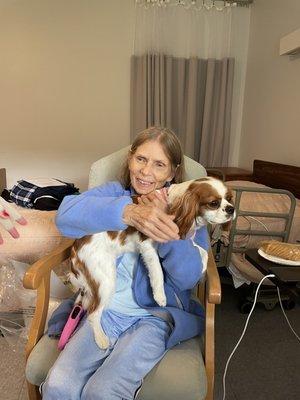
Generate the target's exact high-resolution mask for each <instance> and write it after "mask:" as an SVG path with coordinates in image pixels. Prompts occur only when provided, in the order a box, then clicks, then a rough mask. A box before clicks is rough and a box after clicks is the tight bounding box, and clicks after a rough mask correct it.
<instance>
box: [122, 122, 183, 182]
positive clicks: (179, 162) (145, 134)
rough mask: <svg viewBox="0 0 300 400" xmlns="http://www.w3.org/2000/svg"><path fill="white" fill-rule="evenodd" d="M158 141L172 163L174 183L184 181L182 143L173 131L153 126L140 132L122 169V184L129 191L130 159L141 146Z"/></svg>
mask: <svg viewBox="0 0 300 400" xmlns="http://www.w3.org/2000/svg"><path fill="white" fill-rule="evenodd" d="M151 140H153V141H154V140H158V141H159V143H160V144H161V145H162V148H163V149H164V152H165V153H166V156H167V157H168V159H169V160H170V162H171V166H172V172H173V174H174V178H173V180H172V182H173V183H180V182H182V181H183V175H184V157H183V152H182V148H181V144H180V141H179V140H178V138H177V136H176V135H175V133H174V132H173V131H171V129H168V128H162V127H156V126H152V127H150V128H147V129H145V130H143V131H142V132H140V133H139V134H138V135H137V136H136V138H135V139H134V141H133V143H132V145H131V147H130V150H129V152H128V156H127V158H126V161H125V163H124V165H123V167H122V169H121V173H120V182H121V183H122V184H123V185H124V187H125V188H126V189H127V188H129V187H130V173H129V168H128V160H129V157H130V156H131V155H132V154H134V153H135V152H136V150H137V148H138V147H139V146H141V145H142V144H143V143H145V142H148V141H151Z"/></svg>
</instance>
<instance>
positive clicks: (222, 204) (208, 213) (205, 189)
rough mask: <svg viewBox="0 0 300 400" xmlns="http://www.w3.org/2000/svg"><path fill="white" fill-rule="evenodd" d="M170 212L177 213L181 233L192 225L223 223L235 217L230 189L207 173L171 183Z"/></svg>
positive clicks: (176, 221) (193, 226)
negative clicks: (198, 177) (199, 176)
mask: <svg viewBox="0 0 300 400" xmlns="http://www.w3.org/2000/svg"><path fill="white" fill-rule="evenodd" d="M168 196H169V204H170V214H173V215H175V223H176V224H177V225H178V227H179V235H180V237H184V236H186V234H187V233H188V232H189V230H190V229H191V228H194V229H198V228H200V227H201V226H203V225H205V224H207V223H209V224H224V223H227V222H229V221H231V220H232V219H233V218H234V217H235V210H234V206H233V204H232V193H231V190H230V189H229V188H228V187H226V185H225V184H224V183H223V182H222V181H220V180H219V179H215V178H211V177H207V178H203V179H197V180H193V181H188V182H184V183H180V184H174V185H171V186H170V188H169V192H168Z"/></svg>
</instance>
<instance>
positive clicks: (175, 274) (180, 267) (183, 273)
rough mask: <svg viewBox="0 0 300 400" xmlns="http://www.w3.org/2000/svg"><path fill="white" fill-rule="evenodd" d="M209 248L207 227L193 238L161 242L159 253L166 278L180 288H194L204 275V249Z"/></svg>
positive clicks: (198, 231)
mask: <svg viewBox="0 0 300 400" xmlns="http://www.w3.org/2000/svg"><path fill="white" fill-rule="evenodd" d="M199 247H200V249H199ZM208 248H209V239H208V234H207V229H206V227H203V228H201V229H199V230H197V232H196V235H195V238H193V239H186V240H176V241H172V242H168V243H164V244H159V245H158V255H159V257H160V259H161V263H162V267H163V269H164V272H165V275H166V279H170V281H171V282H172V283H173V285H175V286H176V287H177V288H178V289H179V290H187V289H192V288H193V287H194V286H195V285H196V284H197V282H198V281H199V280H200V279H201V277H202V273H203V263H202V256H201V252H203V250H202V249H204V250H205V251H207V250H208Z"/></svg>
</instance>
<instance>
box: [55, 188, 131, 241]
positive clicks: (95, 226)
mask: <svg viewBox="0 0 300 400" xmlns="http://www.w3.org/2000/svg"><path fill="white" fill-rule="evenodd" d="M128 204H132V200H131V197H130V194H129V192H128V191H126V190H125V189H124V188H123V187H122V186H121V184H120V183H118V182H109V183H107V184H105V185H102V186H98V187H96V188H93V189H91V190H88V191H87V192H84V193H82V194H80V195H77V196H76V195H72V196H66V197H65V198H64V200H63V202H62V203H61V205H60V207H59V209H58V212H57V216H56V225H57V227H58V229H59V230H60V232H61V233H62V234H63V235H64V236H67V237H71V238H81V237H83V236H85V235H91V234H94V233H97V232H103V231H107V230H123V229H126V228H127V225H125V223H124V222H123V211H124V207H125V206H126V205H128Z"/></svg>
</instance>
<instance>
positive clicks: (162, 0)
mask: <svg viewBox="0 0 300 400" xmlns="http://www.w3.org/2000/svg"><path fill="white" fill-rule="evenodd" d="M135 1H136V3H138V4H140V5H142V4H144V5H145V6H146V5H147V6H148V5H164V6H167V5H168V4H169V3H171V2H172V1H171V0H135ZM173 1H174V5H175V4H176V2H175V0H173ZM200 2H202V3H203V4H205V3H206V2H207V3H212V4H214V3H215V2H216V3H221V2H223V3H224V5H225V4H227V5H230V4H231V5H232V6H240V7H249V6H250V5H251V4H252V3H253V2H254V0H177V4H178V5H186V3H188V4H189V5H195V4H197V3H200ZM172 4H173V2H172Z"/></svg>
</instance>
